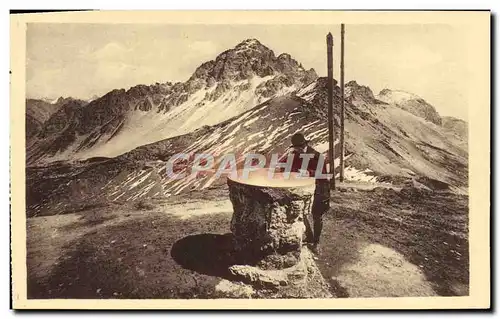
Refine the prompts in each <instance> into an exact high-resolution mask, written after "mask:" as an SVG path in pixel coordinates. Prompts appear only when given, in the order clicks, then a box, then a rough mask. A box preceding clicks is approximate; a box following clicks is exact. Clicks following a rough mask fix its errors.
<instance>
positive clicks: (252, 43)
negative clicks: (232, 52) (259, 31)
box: [236, 39, 262, 47]
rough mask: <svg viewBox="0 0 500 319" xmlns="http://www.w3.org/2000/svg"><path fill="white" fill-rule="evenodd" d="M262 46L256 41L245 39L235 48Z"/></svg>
mask: <svg viewBox="0 0 500 319" xmlns="http://www.w3.org/2000/svg"><path fill="white" fill-rule="evenodd" d="M258 45H262V43H260V41H259V40H257V39H246V40H243V41H241V42H240V43H239V44H238V45H236V47H242V46H258Z"/></svg>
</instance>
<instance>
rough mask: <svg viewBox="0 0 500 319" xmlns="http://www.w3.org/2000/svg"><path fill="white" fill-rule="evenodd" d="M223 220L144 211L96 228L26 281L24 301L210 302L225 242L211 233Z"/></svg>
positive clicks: (223, 266)
mask: <svg viewBox="0 0 500 319" xmlns="http://www.w3.org/2000/svg"><path fill="white" fill-rule="evenodd" d="M229 221H230V215H229V214H225V213H221V214H211V215H204V216H198V217H193V218H190V219H179V218H176V217H173V216H171V215H166V214H158V213H157V214H155V213H150V214H147V215H146V216H141V217H136V218H133V219H128V220H126V221H124V222H122V223H119V224H115V225H109V226H103V227H98V228H97V229H95V230H93V231H91V232H89V233H87V234H85V235H84V236H82V237H80V238H77V239H75V240H74V241H72V242H71V243H69V244H68V245H66V246H65V247H64V250H63V251H64V252H65V253H64V254H63V255H62V256H60V258H59V259H58V260H57V262H56V263H55V265H54V266H53V268H52V271H51V272H50V273H48V274H47V275H45V276H43V277H42V278H40V277H39V278H34V277H33V276H31V277H30V276H29V277H28V298H86V299H92V298H96V299H97V298H130V299H135V298H141V299H146V298H214V287H215V286H216V285H217V283H218V282H219V281H220V278H219V277H218V276H223V275H224V271H223V270H222V269H227V266H226V264H227V259H226V258H227V254H226V253H225V252H226V250H225V249H226V248H225V247H227V245H228V243H229V242H230V240H229V238H228V236H227V235H224V234H223V233H222V234H220V235H219V234H216V233H217V232H221V231H222V232H224V230H227V229H228V228H229ZM200 233H202V234H201V235H200ZM174 258H175V259H176V260H177V261H176V260H174Z"/></svg>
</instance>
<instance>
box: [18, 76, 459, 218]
mask: <svg viewBox="0 0 500 319" xmlns="http://www.w3.org/2000/svg"><path fill="white" fill-rule="evenodd" d="M326 96H327V90H326V79H324V78H319V79H318V80H317V81H314V82H313V83H311V84H309V85H307V86H305V87H303V88H301V89H299V90H295V91H293V92H291V93H289V94H286V95H284V96H281V97H276V98H273V99H270V100H268V101H266V102H264V103H262V104H259V105H257V106H255V107H254V108H252V109H250V110H248V111H246V112H244V113H242V114H240V115H237V116H234V117H232V118H230V119H228V120H226V121H224V122H222V123H219V124H216V125H212V126H203V127H201V128H199V129H197V130H195V131H194V132H192V133H188V134H185V135H181V136H176V137H172V138H168V139H165V140H162V141H159V142H155V143H151V144H148V145H144V146H140V147H138V148H135V149H134V150H132V151H130V152H127V153H124V154H123V155H121V156H118V157H116V158H113V159H110V158H94V159H90V160H87V161H83V162H76V163H73V164H70V163H56V164H53V165H51V166H49V167H32V168H29V169H28V172H27V174H28V183H27V192H28V207H29V208H30V210H29V211H30V212H29V214H32V215H35V214H46V213H48V212H52V213H53V212H54V210H59V211H61V212H62V211H67V210H68V209H70V208H69V207H70V206H71V205H73V204H74V203H87V204H88V203H93V202H99V201H109V200H112V201H131V200H139V199H144V198H150V197H164V196H170V195H173V194H178V193H183V192H190V191H192V190H197V189H201V188H207V187H217V186H218V185H223V184H224V183H225V178H224V176H225V175H223V176H222V177H221V178H218V177H217V176H216V175H215V174H214V173H215V170H213V171H211V172H207V173H204V174H198V176H194V175H188V176H187V177H186V178H182V179H178V180H174V179H171V178H169V177H168V176H167V171H166V161H168V159H170V157H171V156H172V155H174V154H176V153H187V154H190V155H191V156H190V158H189V160H187V161H185V162H176V163H177V165H176V171H177V172H183V171H184V170H186V169H187V170H188V172H189V167H190V162H192V159H193V156H194V154H196V153H208V154H212V155H213V156H214V157H215V165H214V166H215V167H216V168H218V167H219V164H220V160H221V158H222V156H223V155H225V154H228V153H232V154H235V159H236V160H237V161H238V163H239V165H241V163H242V161H243V157H242V156H243V155H244V154H245V153H248V152H254V153H255V152H256V153H260V154H264V155H266V156H267V157H268V158H269V157H270V154H271V153H275V152H278V153H280V152H283V151H284V150H285V148H286V147H288V145H289V139H290V137H291V135H292V134H294V133H295V132H297V131H301V132H303V133H304V134H305V135H306V137H307V138H308V139H310V140H311V144H312V145H313V146H314V147H315V148H317V149H318V150H319V151H325V150H326V149H327V145H328V143H327V134H328V131H327V121H326V118H327V117H326V114H327V109H326ZM339 96H340V88H338V87H336V89H335V92H334V98H335V105H337V106H338V105H339V103H340V97H339ZM366 97H368V98H366ZM349 101H351V102H349ZM338 119H339V117H338V108H336V116H335V120H336V124H337V125H338ZM337 145H338V144H337ZM346 149H347V160H346V165H347V168H346V178H348V179H351V180H370V181H379V182H384V181H385V182H392V183H397V184H401V183H403V184H405V183H406V184H407V183H408V182H410V183H412V182H417V183H423V184H424V185H426V187H428V188H431V189H439V190H455V191H457V190H460V189H462V190H464V189H465V188H466V187H467V171H468V170H467V149H466V148H464V147H463V145H462V141H461V140H460V139H459V138H452V137H450V136H449V134H447V133H446V132H445V129H444V128H443V127H441V126H439V125H436V124H434V123H432V122H429V121H427V120H425V119H423V118H421V117H419V116H416V115H414V114H412V113H410V112H407V111H406V110H404V109H402V108H400V107H399V106H398V105H394V104H388V103H386V102H382V101H380V100H377V99H376V98H375V99H374V98H373V94H370V91H369V88H366V87H363V88H362V89H361V91H358V90H356V87H355V86H354V85H351V90H350V91H349V95H348V96H347V103H346ZM338 153H339V152H338V149H337V151H336V155H338ZM336 165H338V158H337V159H336ZM70 204H71V205H70Z"/></svg>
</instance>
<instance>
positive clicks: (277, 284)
mask: <svg viewBox="0 0 500 319" xmlns="http://www.w3.org/2000/svg"><path fill="white" fill-rule="evenodd" d="M229 270H230V272H231V274H232V275H233V276H234V280H233V281H232V282H231V281H227V280H224V283H222V282H221V284H220V285H218V286H220V288H219V289H217V287H216V290H218V293H219V294H222V296H223V297H226V298H241V297H242V291H244V292H245V297H246V298H248V297H252V298H331V297H332V295H331V293H330V290H329V285H328V283H327V282H326V281H325V279H324V278H323V276H322V275H321V273H320V271H319V269H318V267H317V266H316V264H315V262H314V260H313V258H312V254H311V252H310V251H309V249H307V248H306V247H303V248H302V249H301V253H300V258H299V260H298V262H297V263H296V264H295V265H294V266H292V267H288V268H284V269H274V270H264V269H261V268H259V267H254V266H248V265H234V266H231V267H230V268H229ZM222 288H224V289H222Z"/></svg>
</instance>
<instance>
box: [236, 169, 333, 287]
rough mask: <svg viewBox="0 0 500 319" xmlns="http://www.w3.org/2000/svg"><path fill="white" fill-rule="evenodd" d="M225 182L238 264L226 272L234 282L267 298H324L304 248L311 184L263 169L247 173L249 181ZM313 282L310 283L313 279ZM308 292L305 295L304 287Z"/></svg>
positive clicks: (311, 261)
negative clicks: (309, 288)
mask: <svg viewBox="0 0 500 319" xmlns="http://www.w3.org/2000/svg"><path fill="white" fill-rule="evenodd" d="M241 174H242V173H241V172H238V176H239V178H234V179H232V178H228V186H229V194H230V199H231V202H232V204H233V208H234V213H233V217H232V220H231V232H232V233H233V236H234V237H233V238H234V248H235V254H236V257H237V258H236V259H237V260H238V265H234V266H232V267H231V268H230V269H229V270H230V272H231V273H232V275H233V276H234V277H235V279H236V280H239V281H240V282H242V283H245V284H248V285H250V286H251V287H253V288H255V289H258V290H259V293H260V294H262V293H263V292H266V291H267V292H266V293H264V295H265V296H267V297H272V296H275V297H284V296H285V297H286V296H289V297H293V296H295V295H297V296H298V297H307V296H314V297H318V296H319V297H328V296H329V292H328V289H327V284H326V283H325V282H324V279H323V278H322V276H321V274H320V273H319V270H318V269H317V267H316V265H315V264H314V261H313V259H312V256H311V254H310V252H309V251H308V250H307V248H305V247H303V239H304V237H305V224H304V218H305V216H306V215H308V214H310V212H311V207H312V201H313V196H314V188H315V180H314V179H313V178H300V177H299V176H298V174H294V173H292V175H291V176H290V177H289V178H286V177H285V176H283V175H282V174H280V173H278V174H277V175H275V176H274V177H273V178H272V179H270V178H269V177H268V170H267V169H263V170H260V171H256V172H252V173H251V174H250V176H249V178H247V179H245V178H242V177H241V176H242V175H241ZM313 277H314V278H313ZM311 280H313V281H314V283H313V284H312V286H311V285H309V286H310V287H313V286H314V287H316V288H312V291H310V292H308V293H307V296H302V294H303V293H304V291H307V289H306V286H307V285H308V284H307V283H308V282H310V283H312V281H311Z"/></svg>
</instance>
